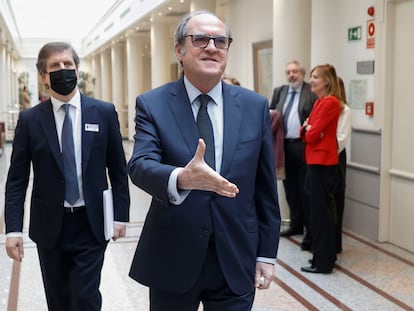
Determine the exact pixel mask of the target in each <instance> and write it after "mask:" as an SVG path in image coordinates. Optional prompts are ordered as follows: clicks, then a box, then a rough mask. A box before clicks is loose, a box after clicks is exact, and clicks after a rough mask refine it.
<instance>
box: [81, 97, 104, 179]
mask: <svg viewBox="0 0 414 311" xmlns="http://www.w3.org/2000/svg"><path fill="white" fill-rule="evenodd" d="M81 107H82V109H81V113H82V120H81V135H82V172H83V173H85V169H86V167H87V166H88V161H89V157H90V153H91V147H92V143H93V138H94V136H95V135H96V133H95V132H93V131H85V124H97V125H98V126H99V119H98V115H97V110H96V105H95V103H94V102H93V101H90V100H89V99H88V98H86V97H85V96H83V95H82V94H81ZM100 130H102V129H100Z"/></svg>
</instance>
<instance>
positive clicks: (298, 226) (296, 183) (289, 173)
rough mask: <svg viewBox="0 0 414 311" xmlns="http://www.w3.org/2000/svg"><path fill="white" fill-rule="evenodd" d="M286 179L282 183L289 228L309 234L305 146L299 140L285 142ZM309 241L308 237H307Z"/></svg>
mask: <svg viewBox="0 0 414 311" xmlns="http://www.w3.org/2000/svg"><path fill="white" fill-rule="evenodd" d="M284 146H285V170H286V179H285V180H284V182H283V185H284V188H285V193H286V201H287V203H288V205H289V213H290V227H291V229H292V230H295V231H299V232H302V231H303V227H305V228H306V231H307V233H309V232H308V231H309V196H308V194H307V192H305V180H306V171H307V165H306V163H305V160H304V148H305V144H304V143H303V142H302V141H300V140H295V141H289V140H285V143H284ZM308 238H309V239H310V237H308Z"/></svg>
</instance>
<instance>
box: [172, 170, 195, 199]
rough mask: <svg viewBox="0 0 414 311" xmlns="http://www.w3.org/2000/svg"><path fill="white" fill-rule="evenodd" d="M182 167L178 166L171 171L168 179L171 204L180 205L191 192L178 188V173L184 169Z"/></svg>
mask: <svg viewBox="0 0 414 311" xmlns="http://www.w3.org/2000/svg"><path fill="white" fill-rule="evenodd" d="M183 169H184V168H182V167H177V168H176V169H174V170H173V171H172V172H171V175H170V178H169V179H168V189H167V192H168V200H169V201H170V203H171V204H174V205H180V204H181V203H183V202H184V200H185V199H186V198H187V196H188V195H189V193H190V190H181V191H178V189H177V177H178V173H179V172H180V171H181V170H183Z"/></svg>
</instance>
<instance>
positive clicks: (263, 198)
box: [255, 111, 280, 258]
mask: <svg viewBox="0 0 414 311" xmlns="http://www.w3.org/2000/svg"><path fill="white" fill-rule="evenodd" d="M262 127H263V129H262V132H263V136H262V145H261V152H260V159H259V161H258V167H257V175H256V185H255V198H256V199H255V200H256V209H257V214H258V219H259V230H260V243H259V249H258V257H266V258H276V255H277V250H278V245H279V242H278V241H279V239H278V237H279V232H280V210H279V201H278V194H277V184H276V177H275V165H274V153H273V142H272V130H271V123H270V115H269V113H268V112H267V111H264V114H263V124H262Z"/></svg>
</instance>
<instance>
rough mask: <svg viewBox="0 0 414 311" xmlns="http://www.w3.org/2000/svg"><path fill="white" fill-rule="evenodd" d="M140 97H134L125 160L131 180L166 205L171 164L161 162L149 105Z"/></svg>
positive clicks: (172, 167)
mask: <svg viewBox="0 0 414 311" xmlns="http://www.w3.org/2000/svg"><path fill="white" fill-rule="evenodd" d="M145 99H148V98H145V97H143V96H139V97H137V100H136V116H135V136H134V139H135V143H134V149H133V152H132V155H131V159H130V160H129V162H128V170H129V176H130V178H131V181H132V182H133V183H134V184H135V185H136V186H138V187H139V188H141V189H143V190H144V191H146V192H147V193H149V194H150V195H151V196H153V197H155V198H157V199H158V200H160V201H161V202H163V204H164V205H168V204H169V198H168V192H167V189H168V180H169V177H170V175H171V173H172V171H173V170H174V169H175V168H176V167H175V166H172V165H168V164H163V163H161V161H162V152H163V151H162V148H161V142H160V138H159V134H158V131H157V127H156V124H155V121H154V120H153V118H152V116H151V112H150V109H149V107H148V106H149V104H150V103H147V102H146V100H145Z"/></svg>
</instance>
